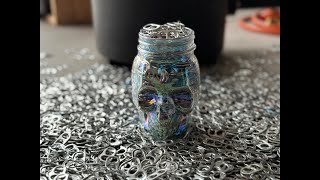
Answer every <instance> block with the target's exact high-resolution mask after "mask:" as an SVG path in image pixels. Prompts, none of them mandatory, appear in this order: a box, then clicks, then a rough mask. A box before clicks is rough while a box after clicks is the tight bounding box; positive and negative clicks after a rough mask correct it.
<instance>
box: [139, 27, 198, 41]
mask: <svg viewBox="0 0 320 180" xmlns="http://www.w3.org/2000/svg"><path fill="white" fill-rule="evenodd" d="M185 29H187V30H188V32H189V34H187V35H186V36H183V37H177V38H175V37H174V38H156V37H150V36H147V35H145V34H143V33H142V32H141V31H140V32H139V39H146V40H158V41H164V42H165V41H174V40H182V39H189V38H191V37H193V39H194V31H193V30H192V29H190V28H188V27H185Z"/></svg>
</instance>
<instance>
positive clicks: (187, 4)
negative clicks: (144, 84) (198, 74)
mask: <svg viewBox="0 0 320 180" xmlns="http://www.w3.org/2000/svg"><path fill="white" fill-rule="evenodd" d="M271 2H273V1H271ZM236 3H237V1H236V0H229V4H228V0H91V4H92V13H93V23H94V29H95V33H96V41H97V42H96V43H97V49H98V51H99V52H100V53H101V54H102V55H104V56H105V57H106V58H108V59H109V60H110V61H111V63H116V64H124V65H131V64H132V62H133V59H134V57H135V55H136V53H137V45H138V44H137V42H138V41H137V39H138V32H139V30H140V28H142V27H143V26H144V25H145V24H148V23H157V24H164V23H166V22H173V21H178V20H180V21H181V22H182V23H184V24H185V25H186V26H188V27H190V28H192V29H193V30H194V31H195V37H196V38H195V43H196V45H197V50H196V51H195V55H196V56H197V57H198V60H199V64H214V63H215V62H216V59H217V57H218V56H219V54H220V52H221V50H222V47H223V39H224V28H225V17H226V15H227V13H228V9H231V10H229V11H232V12H234V11H235V8H236V6H237V4H236Z"/></svg>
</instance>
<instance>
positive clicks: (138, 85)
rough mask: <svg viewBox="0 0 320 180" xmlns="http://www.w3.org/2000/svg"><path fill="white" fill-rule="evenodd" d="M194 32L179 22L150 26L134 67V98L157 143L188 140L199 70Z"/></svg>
mask: <svg viewBox="0 0 320 180" xmlns="http://www.w3.org/2000/svg"><path fill="white" fill-rule="evenodd" d="M194 38H195V36H194V31H193V30H192V29H190V28H188V27H185V26H184V24H182V23H180V22H174V23H166V24H163V25H158V24H147V25H145V26H144V27H143V28H142V29H141V30H140V32H139V39H138V41H139V45H138V54H137V56H136V57H135V59H134V62H133V65H132V72H131V79H132V98H133V102H134V104H135V106H136V107H137V109H138V112H139V119H140V120H141V122H142V123H143V126H144V128H145V130H146V131H148V132H149V134H150V135H151V136H152V138H153V139H154V140H165V139H169V138H170V139H171V138H179V137H184V136H186V135H187V134H188V133H187V132H189V127H190V125H189V123H190V119H191V112H192V110H193V109H194V107H195V106H196V105H197V103H198V98H199V91H200V70H199V64H198V60H197V58H196V57H195V55H194V50H195V48H196V45H195V44H194Z"/></svg>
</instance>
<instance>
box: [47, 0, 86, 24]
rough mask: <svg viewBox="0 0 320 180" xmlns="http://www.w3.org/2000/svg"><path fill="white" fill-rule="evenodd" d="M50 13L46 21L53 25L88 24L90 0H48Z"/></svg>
mask: <svg viewBox="0 0 320 180" xmlns="http://www.w3.org/2000/svg"><path fill="white" fill-rule="evenodd" d="M50 11H51V14H50V15H48V16H47V19H48V22H49V23H50V24H53V25H66V24H90V23H91V4H90V0H50Z"/></svg>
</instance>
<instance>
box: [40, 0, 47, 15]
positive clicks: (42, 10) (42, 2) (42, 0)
mask: <svg viewBox="0 0 320 180" xmlns="http://www.w3.org/2000/svg"><path fill="white" fill-rule="evenodd" d="M48 13H49V0H40V17H43V16H45V15H47V14H48Z"/></svg>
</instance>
